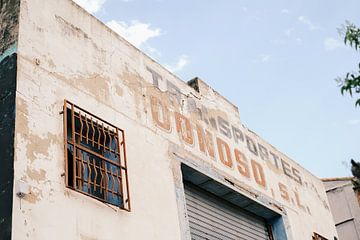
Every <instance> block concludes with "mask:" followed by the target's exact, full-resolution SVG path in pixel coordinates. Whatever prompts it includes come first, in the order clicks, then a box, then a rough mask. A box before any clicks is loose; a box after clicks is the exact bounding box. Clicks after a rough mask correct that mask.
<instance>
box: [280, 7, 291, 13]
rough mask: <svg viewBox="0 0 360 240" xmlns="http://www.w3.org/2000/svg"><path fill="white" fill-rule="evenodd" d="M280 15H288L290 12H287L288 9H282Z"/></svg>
mask: <svg viewBox="0 0 360 240" xmlns="http://www.w3.org/2000/svg"><path fill="white" fill-rule="evenodd" d="M281 13H283V14H288V13H290V11H289V9H286V8H284V9H282V10H281Z"/></svg>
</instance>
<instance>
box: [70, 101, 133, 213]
mask: <svg viewBox="0 0 360 240" xmlns="http://www.w3.org/2000/svg"><path fill="white" fill-rule="evenodd" d="M63 116H64V143H65V146H64V148H65V149H64V150H65V170H66V174H65V175H66V186H67V187H69V188H72V189H73V190H75V191H78V192H81V193H83V194H85V195H87V196H90V197H93V198H95V199H98V200H100V201H102V202H106V203H109V204H112V205H116V206H118V207H120V208H122V209H124V210H127V211H130V210H131V205H130V194H129V181H128V172H127V158H126V146H125V134H124V131H123V130H122V129H120V128H117V127H115V126H114V125H112V124H110V123H108V122H106V121H105V120H103V119H101V118H99V117H97V116H95V115H93V114H91V113H89V112H88V111H86V110H84V109H82V108H80V107H78V106H77V105H75V104H73V103H71V102H69V101H67V100H64V109H63Z"/></svg>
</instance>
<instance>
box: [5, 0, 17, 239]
mask: <svg viewBox="0 0 360 240" xmlns="http://www.w3.org/2000/svg"><path fill="white" fill-rule="evenodd" d="M18 19H19V0H2V1H0V37H1V41H0V159H1V168H0V239H2V240H10V239H11V229H12V209H13V201H12V200H13V183H14V166H13V162H14V132H15V129H14V128H15V91H16V73H17V55H16V53H15V52H16V44H17V41H18Z"/></svg>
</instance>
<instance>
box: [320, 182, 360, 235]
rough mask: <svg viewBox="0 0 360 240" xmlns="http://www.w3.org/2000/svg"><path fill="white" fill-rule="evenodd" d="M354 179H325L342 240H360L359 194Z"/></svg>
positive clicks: (331, 207)
mask: <svg viewBox="0 0 360 240" xmlns="http://www.w3.org/2000/svg"><path fill="white" fill-rule="evenodd" d="M352 179H353V178H352V177H344V178H327V179H323V182H324V185H325V189H326V193H327V196H328V199H329V204H330V209H331V212H332V214H333V217H334V221H335V226H336V229H337V232H338V234H339V239H341V240H358V239H360V203H359V194H358V193H357V192H355V191H354V185H353V183H352Z"/></svg>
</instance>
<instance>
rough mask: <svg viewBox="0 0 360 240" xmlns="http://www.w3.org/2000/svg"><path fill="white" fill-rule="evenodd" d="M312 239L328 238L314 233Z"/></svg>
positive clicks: (322, 239) (325, 239)
mask: <svg viewBox="0 0 360 240" xmlns="http://www.w3.org/2000/svg"><path fill="white" fill-rule="evenodd" d="M312 240H328V239H327V238H325V237H323V236H321V235H320V234H317V233H314V235H313V237H312Z"/></svg>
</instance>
